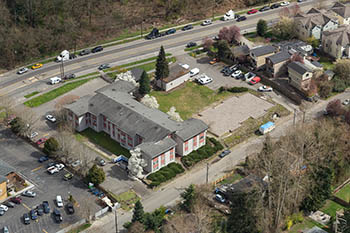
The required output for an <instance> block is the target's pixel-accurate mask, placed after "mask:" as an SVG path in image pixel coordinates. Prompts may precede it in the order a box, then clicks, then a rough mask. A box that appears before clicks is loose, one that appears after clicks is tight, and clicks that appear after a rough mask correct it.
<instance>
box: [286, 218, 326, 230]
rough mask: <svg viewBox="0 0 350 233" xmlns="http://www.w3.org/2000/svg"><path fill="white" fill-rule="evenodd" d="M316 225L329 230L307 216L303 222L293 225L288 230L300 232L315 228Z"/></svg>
mask: <svg viewBox="0 0 350 233" xmlns="http://www.w3.org/2000/svg"><path fill="white" fill-rule="evenodd" d="M314 226H318V227H320V228H321V229H323V230H325V231H328V230H329V229H327V228H323V226H322V225H321V224H319V223H318V222H315V221H314V220H312V219H310V218H305V219H304V221H303V222H301V223H298V224H295V225H293V226H292V227H291V229H290V230H289V231H288V232H289V233H300V232H303V230H306V229H310V228H313V227H314Z"/></svg>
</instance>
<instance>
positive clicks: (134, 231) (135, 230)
mask: <svg viewBox="0 0 350 233" xmlns="http://www.w3.org/2000/svg"><path fill="white" fill-rule="evenodd" d="M128 232H129V233H143V232H145V227H144V226H143V224H142V223H140V222H137V221H136V222H133V223H131V225H130V226H129V228H128Z"/></svg>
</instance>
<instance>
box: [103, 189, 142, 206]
mask: <svg viewBox="0 0 350 233" xmlns="http://www.w3.org/2000/svg"><path fill="white" fill-rule="evenodd" d="M109 194H110V195H112V196H113V197H114V198H115V199H116V200H117V201H118V202H119V203H120V207H121V208H122V209H123V210H126V211H129V210H131V209H133V208H134V204H135V203H136V202H137V201H138V200H140V197H139V196H137V194H136V193H135V192H134V191H132V190H129V191H127V192H124V193H121V194H119V195H115V194H113V193H109Z"/></svg>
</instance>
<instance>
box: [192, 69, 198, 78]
mask: <svg viewBox="0 0 350 233" xmlns="http://www.w3.org/2000/svg"><path fill="white" fill-rule="evenodd" d="M197 74H199V69H198V68H193V69H192V70H190V77H193V76H196V75H197Z"/></svg>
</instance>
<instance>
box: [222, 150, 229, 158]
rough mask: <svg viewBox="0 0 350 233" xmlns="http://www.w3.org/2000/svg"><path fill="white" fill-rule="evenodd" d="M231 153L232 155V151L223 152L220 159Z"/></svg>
mask: <svg viewBox="0 0 350 233" xmlns="http://www.w3.org/2000/svg"><path fill="white" fill-rule="evenodd" d="M230 153H231V151H230V150H224V151H223V152H221V153H220V154H219V157H220V158H223V157H225V156H226V155H228V154H230Z"/></svg>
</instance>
